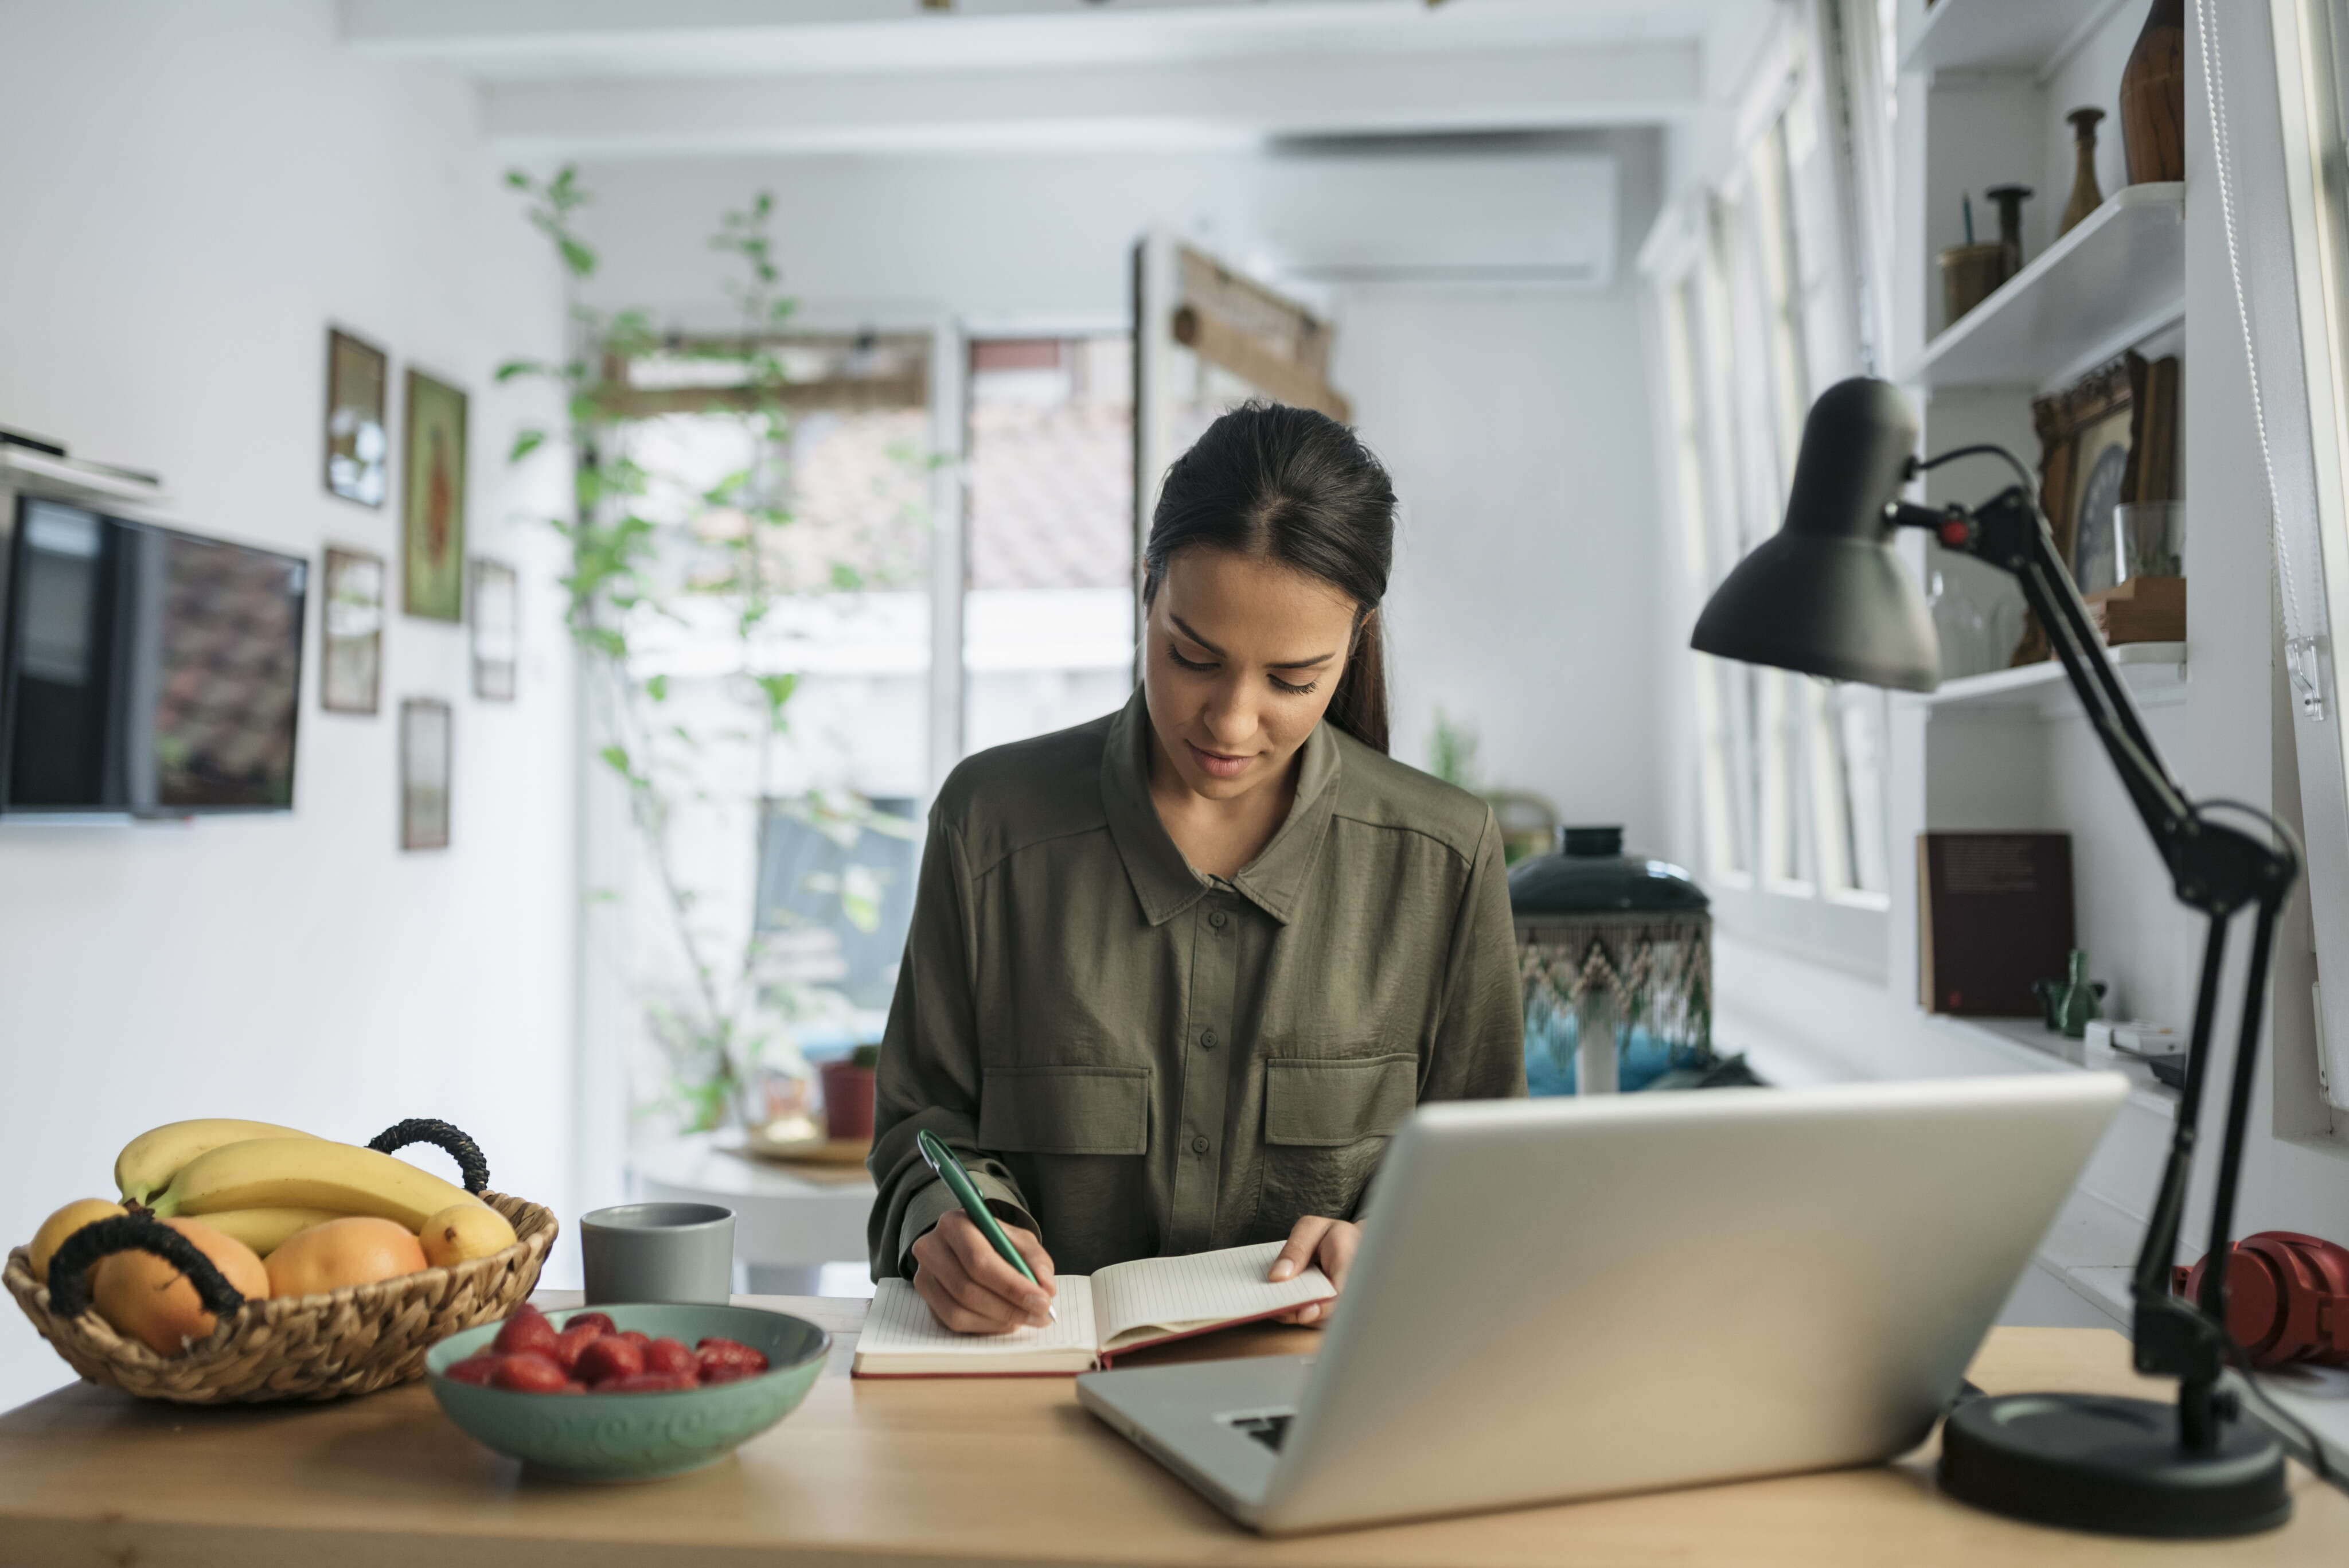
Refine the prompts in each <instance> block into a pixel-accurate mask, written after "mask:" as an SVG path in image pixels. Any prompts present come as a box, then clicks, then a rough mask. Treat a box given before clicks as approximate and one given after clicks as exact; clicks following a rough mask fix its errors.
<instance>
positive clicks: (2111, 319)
mask: <svg viewBox="0 0 2349 1568" xmlns="http://www.w3.org/2000/svg"><path fill="white" fill-rule="evenodd" d="M1955 3H1956V0H1943V4H1945V5H1953V4H1955ZM1934 283H1935V286H1936V288H1938V287H1939V283H1940V280H1939V279H1938V278H1936V279H1935V280H1934ZM2185 313H2186V187H2185V185H2184V184H2183V183H2182V182H2167V183H2162V184H2145V185H2125V186H2123V187H2122V188H2121V189H2120V190H2119V191H2118V192H2116V193H2114V194H2113V195H2111V196H2108V197H2106V200H2105V204H2104V205H2103V206H2101V207H2098V208H2097V209H2096V210H2095V212H2093V213H2089V214H2088V215H2087V216H2086V217H2085V218H2084V219H2082V220H2081V221H2080V224H2079V226H2078V227H2077V228H2075V229H2074V230H2073V231H2072V232H2071V233H2070V234H2065V235H2064V237H2063V238H2062V239H2060V240H2057V241H2056V242H2055V243H2054V244H2052V245H2049V246H2048V247H2047V248H2046V249H2045V250H2044V251H2043V252H2041V253H2040V254H2039V256H2038V258H2037V259H2036V260H2034V261H2033V262H2032V264H2031V265H2028V266H2026V267H2024V268H2023V270H2022V271H2021V272H2019V273H2017V274H2015V275H2013V277H2011V278H2009V279H2007V280H2006V283H2005V285H2004V286H2002V287H2001V288H2000V289H1999V291H1998V292H1997V293H1996V294H1993V295H1992V296H1990V297H1989V298H1988V299H1985V300H1983V301H1982V303H1981V304H1980V305H1977V306H1974V307H1973V308H1972V309H1971V310H1970V311H1968V312H1967V313H1966V314H1965V315H1964V316H1963V317H1960V318H1959V321H1958V324H1957V325H1956V326H1954V327H1950V328H1949V329H1948V330H1946V331H1944V332H1943V333H1942V334H1941V335H1940V337H1936V338H1934V339H1933V340H1932V341H1931V342H1930V343H1928V344H1927V345H1926V346H1925V351H1924V353H1923V354H1921V355H1920V356H1919V357H1918V359H1917V363H1916V365H1915V366H1914V367H1913V368H1912V369H1911V370H1910V372H1909V374H1908V375H1907V376H1905V377H1903V378H1902V379H1904V380H1909V381H1914V382H1917V383H1920V384H1921V385H1923V386H1927V387H1998V386H2031V387H2037V386H2041V385H2044V383H2046V382H2049V381H2052V380H2054V379H2055V378H2056V377H2058V376H2062V375H2064V374H2066V373H2069V372H2073V371H2075V370H2078V369H2086V368H2088V367H2089V366H2091V365H2094V364H2095V363H2097V362H2099V361H2100V360H2103V359H2106V358H2110V357H2112V356H2113V355H2116V354H2118V353H2119V352H2120V351H2121V350H2122V349H2124V348H2127V347H2128V346H2129V345H2130V344H2132V343H2135V342H2137V340H2139V339H2140V338H2143V337H2148V336H2150V335H2151V334H2152V333H2154V332H2156V331H2158V330H2159V329H2160V328H2161V327H2165V326H2167V325H2168V324H2169V323H2171V322H2173V321H2176V320H2178V319H2179V318H2180V317H2183V316H2184V315H2185Z"/></svg>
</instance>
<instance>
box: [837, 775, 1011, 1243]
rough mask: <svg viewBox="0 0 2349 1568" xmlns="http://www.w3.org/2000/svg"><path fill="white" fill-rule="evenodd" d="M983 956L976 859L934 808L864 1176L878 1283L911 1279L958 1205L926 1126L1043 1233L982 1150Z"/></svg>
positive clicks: (1003, 1205)
mask: <svg viewBox="0 0 2349 1568" xmlns="http://www.w3.org/2000/svg"><path fill="white" fill-rule="evenodd" d="M977 956H978V932H977V929H976V927H975V925H974V922H973V909H972V898H971V880H970V876H969V859H968V856H967V855H966V853H965V852H964V848H963V842H962V836H961V835H959V834H958V833H957V832H956V831H955V830H954V828H953V826H951V825H950V824H947V823H946V822H943V821H941V820H939V818H938V815H937V814H936V812H935V811H934V812H933V813H932V814H931V817H930V832H929V841H928V843H927V844H926V846H925V847H924V849H923V851H922V869H921V878H920V881H919V882H918V883H917V884H916V888H915V893H914V918H913V924H912V929H911V930H910V931H909V932H908V933H907V935H906V938H905V961H904V962H903V963H901V964H900V965H899V966H898V970H897V990H896V994H895V996H894V997H892V998H891V1000H890V1003H889V1023H888V1027H887V1028H886V1029H885V1031H884V1032H883V1034H882V1037H881V1065H880V1068H879V1071H878V1072H877V1074H876V1075H875V1076H874V1106H873V1152H872V1154H871V1155H870V1156H868V1157H867V1158H866V1159H865V1168H866V1169H868V1170H870V1171H871V1172H872V1173H873V1181H874V1186H875V1187H877V1188H878V1189H880V1190H879V1192H878V1194H877V1195H876V1196H875V1197H874V1200H873V1215H872V1218H871V1220H868V1221H867V1222H866V1225H865V1239H866V1241H867V1243H868V1245H869V1246H870V1247H871V1249H872V1260H871V1261H872V1265H873V1277H874V1279H875V1280H884V1279H888V1278H891V1277H892V1276H895V1277H900V1278H906V1277H911V1275H912V1274H913V1272H914V1267H915V1265H914V1261H913V1259H912V1258H911V1257H910V1256H908V1255H907V1254H908V1251H909V1250H910V1249H911V1248H912V1246H913V1244H914V1243H915V1242H916V1241H919V1240H921V1238H922V1237H923V1236H924V1235H925V1234H926V1233H927V1231H929V1229H930V1227H931V1226H933V1225H935V1224H936V1223H937V1222H938V1221H939V1220H941V1219H943V1218H945V1217H946V1215H947V1214H948V1213H949V1212H951V1211H952V1210H954V1209H956V1208H957V1207H958V1205H957V1203H956V1201H955V1197H954V1194H953V1193H952V1192H950V1191H948V1190H947V1186H946V1184H945V1183H944V1182H942V1181H940V1180H939V1179H937V1176H936V1173H935V1172H933V1171H932V1170H931V1169H930V1168H929V1164H928V1162H927V1161H926V1160H924V1159H923V1158H922V1153H921V1150H920V1149H919V1148H918V1147H916V1143H915V1137H916V1135H917V1134H918V1133H919V1132H920V1131H921V1130H922V1129H923V1128H925V1127H926V1128H928V1129H929V1131H930V1134H931V1136H932V1137H936V1138H937V1139H939V1140H940V1141H941V1142H943V1143H945V1144H946V1145H947V1147H950V1148H952V1149H953V1150H954V1151H955V1153H956V1155H957V1157H958V1158H960V1159H961V1160H962V1162H963V1164H964V1165H965V1166H966V1167H967V1168H968V1169H969V1171H970V1179H971V1181H972V1184H973V1185H975V1186H976V1187H977V1188H978V1190H979V1193H980V1194H981V1196H983V1197H984V1198H986V1199H987V1200H988V1207H989V1208H991V1209H992V1210H995V1212H996V1214H997V1215H998V1216H999V1217H1000V1218H1001V1219H1004V1220H1009V1221H1010V1222H1011V1223H1013V1224H1015V1225H1019V1226H1023V1227H1025V1228H1026V1229H1028V1230H1030V1231H1036V1230H1038V1229H1039V1228H1038V1226H1037V1224H1036V1221H1035V1220H1034V1219H1033V1218H1032V1217H1031V1216H1030V1213H1029V1210H1028V1200H1027V1198H1026V1197H1025V1196H1024V1195H1023V1194H1022V1193H1021V1192H1020V1190H1019V1182H1018V1181H1016V1180H1015V1179H1013V1178H1012V1175H1011V1172H1010V1171H1009V1169H1008V1168H1005V1166H1004V1165H1003V1163H1002V1162H1001V1161H1000V1160H997V1159H994V1158H989V1157H988V1155H987V1153H986V1152H985V1151H984V1150H982V1149H980V1148H979V1147H978V1096H979V1068H978V1033H979V1031H978V1002H977V997H976V995H975V992H974V989H973V986H972V982H971V977H972V975H973V973H974V972H975V971H976V969H977Z"/></svg>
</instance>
